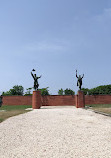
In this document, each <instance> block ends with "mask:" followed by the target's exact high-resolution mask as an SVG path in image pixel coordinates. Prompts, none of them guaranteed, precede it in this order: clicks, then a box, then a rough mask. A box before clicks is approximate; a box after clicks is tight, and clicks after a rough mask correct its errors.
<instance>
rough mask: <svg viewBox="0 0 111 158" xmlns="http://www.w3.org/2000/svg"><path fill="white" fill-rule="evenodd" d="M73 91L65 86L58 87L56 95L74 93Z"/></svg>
mask: <svg viewBox="0 0 111 158" xmlns="http://www.w3.org/2000/svg"><path fill="white" fill-rule="evenodd" d="M74 94H75V92H74V91H73V90H71V89H70V88H69V89H68V88H66V89H65V90H63V89H62V88H61V89H59V91H58V95H74Z"/></svg>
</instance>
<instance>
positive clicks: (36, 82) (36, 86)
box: [31, 69, 41, 90]
mask: <svg viewBox="0 0 111 158" xmlns="http://www.w3.org/2000/svg"><path fill="white" fill-rule="evenodd" d="M32 71H35V70H34V69H33V70H32ZM31 75H32V77H33V79H34V89H35V90H38V87H39V84H38V79H39V78H41V76H40V77H37V76H36V74H33V73H32V72H31Z"/></svg>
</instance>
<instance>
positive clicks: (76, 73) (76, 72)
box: [76, 70, 78, 78]
mask: <svg viewBox="0 0 111 158" xmlns="http://www.w3.org/2000/svg"><path fill="white" fill-rule="evenodd" d="M76 77H77V78H78V76H77V70H76Z"/></svg>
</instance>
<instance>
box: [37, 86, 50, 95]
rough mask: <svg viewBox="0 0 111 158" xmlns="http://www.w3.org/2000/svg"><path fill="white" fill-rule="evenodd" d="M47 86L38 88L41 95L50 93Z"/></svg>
mask: <svg viewBox="0 0 111 158" xmlns="http://www.w3.org/2000/svg"><path fill="white" fill-rule="evenodd" d="M48 88H49V87H46V88H42V89H39V90H40V91H41V95H50V94H49V90H48Z"/></svg>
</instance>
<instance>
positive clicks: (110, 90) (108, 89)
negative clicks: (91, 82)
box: [82, 85, 111, 95]
mask: <svg viewBox="0 0 111 158" xmlns="http://www.w3.org/2000/svg"><path fill="white" fill-rule="evenodd" d="M82 90H83V92H84V94H85V95H86V94H87V92H88V94H89V95H105V94H106V95H107V94H111V85H102V86H98V87H95V88H92V89H88V88H82Z"/></svg>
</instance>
